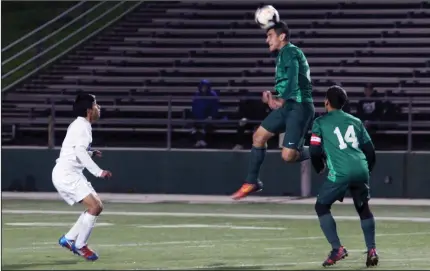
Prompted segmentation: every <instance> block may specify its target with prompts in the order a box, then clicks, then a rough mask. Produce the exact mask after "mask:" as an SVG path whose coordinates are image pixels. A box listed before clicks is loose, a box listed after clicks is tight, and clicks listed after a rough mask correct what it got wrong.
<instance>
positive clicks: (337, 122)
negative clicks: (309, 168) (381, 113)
mask: <svg viewBox="0 0 430 271" xmlns="http://www.w3.org/2000/svg"><path fill="white" fill-rule="evenodd" d="M369 141H371V139H370V137H369V134H368V133H367V131H366V128H364V125H363V123H362V122H361V120H359V119H358V118H356V117H354V116H352V115H350V114H348V113H345V112H344V111H342V110H334V111H330V112H328V113H327V114H326V115H324V116H321V117H319V118H317V119H315V121H314V124H313V127H312V136H311V145H321V146H322V147H323V150H324V153H325V155H326V157H327V168H328V170H329V172H328V179H329V180H330V181H332V182H342V181H345V180H350V179H351V178H353V179H363V180H366V179H367V178H368V177H369V169H368V165H367V160H366V156H365V155H364V153H363V151H362V150H361V149H360V144H365V143H367V142H369Z"/></svg>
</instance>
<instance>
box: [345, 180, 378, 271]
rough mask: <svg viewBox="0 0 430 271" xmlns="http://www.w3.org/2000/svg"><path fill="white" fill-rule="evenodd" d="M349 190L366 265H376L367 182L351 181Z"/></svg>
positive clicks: (373, 225)
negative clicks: (364, 247) (364, 250)
mask: <svg viewBox="0 0 430 271" xmlns="http://www.w3.org/2000/svg"><path fill="white" fill-rule="evenodd" d="M350 192H351V196H352V198H353V200H354V206H355V209H356V210H357V213H358V215H359V216H360V223H361V229H362V230H363V235H364V241H365V243H366V247H367V257H366V266H367V267H369V266H376V265H378V262H379V255H378V252H377V251H376V242H375V228H376V226H375V218H374V217H373V213H372V211H371V210H370V207H369V198H370V193H369V185H368V183H367V182H357V183H351V186H350Z"/></svg>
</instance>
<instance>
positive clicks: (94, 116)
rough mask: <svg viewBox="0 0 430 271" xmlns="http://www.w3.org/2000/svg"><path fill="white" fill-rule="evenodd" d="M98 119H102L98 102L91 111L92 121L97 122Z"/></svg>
mask: <svg viewBox="0 0 430 271" xmlns="http://www.w3.org/2000/svg"><path fill="white" fill-rule="evenodd" d="M98 119H100V106H99V105H98V104H97V102H94V103H93V108H92V109H91V120H92V121H97V120H98Z"/></svg>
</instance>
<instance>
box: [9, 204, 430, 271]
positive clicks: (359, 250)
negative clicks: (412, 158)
mask: <svg viewBox="0 0 430 271" xmlns="http://www.w3.org/2000/svg"><path fill="white" fill-rule="evenodd" d="M2 209H3V210H11V209H14V210H63V211H78V210H81V209H80V208H79V206H76V207H68V206H67V205H66V204H65V203H62V202H48V201H46V202H34V201H12V200H7V201H3V202H2ZM374 210H375V215H376V216H380V217H381V216H385V217H387V216H391V217H405V216H409V217H411V216H414V217H427V218H428V217H429V207H400V206H396V207H387V206H385V207H375V208H374ZM105 211H106V214H105V215H102V216H101V217H100V218H99V219H98V221H97V222H98V223H111V225H107V226H99V227H96V228H95V230H94V231H93V234H92V236H91V239H90V245H91V246H92V247H93V248H94V249H95V250H97V252H99V254H100V256H101V258H100V259H99V261H97V262H95V263H90V262H86V261H84V260H83V259H81V258H79V257H78V256H74V255H72V254H71V253H70V252H68V251H67V250H65V249H63V248H60V247H59V246H58V245H57V244H56V242H57V239H58V238H59V237H60V236H61V235H62V234H63V233H64V232H65V231H67V229H68V226H67V225H57V226H43V227H36V226H31V227H30V226H12V225H9V223H18V222H45V223H59V222H61V223H68V224H72V223H73V222H74V220H75V219H76V218H77V216H78V215H77V214H64V215H58V214H45V215H43V214H25V215H24V214H3V215H2V267H3V269H81V270H82V269H123V270H124V269H214V270H215V269H217V270H220V269H229V270H232V269H245V270H246V269H247V270H250V269H251V270H257V269H271V270H273V269H320V268H322V267H321V263H322V261H323V260H324V259H325V257H326V255H327V254H328V251H329V246H328V244H327V242H326V240H325V239H324V238H323V236H322V234H321V231H320V228H319V225H318V222H317V220H315V219H302V218H303V217H300V215H306V214H313V206H312V205H276V204H237V205H209V204H208V205H202V204H179V203H178V204H167V203H166V204H113V203H107V204H106V205H105ZM113 211H115V212H117V213H114V214H113V213H111V214H109V213H108V212H113ZM118 212H122V213H118ZM130 212H169V213H170V214H178V213H188V214H187V215H186V216H184V217H172V216H166V215H163V213H159V214H157V215H156V216H148V215H145V214H142V213H134V214H133V215H130ZM189 213H196V214H199V215H200V216H194V215H192V214H189ZM210 213H218V214H225V213H229V214H231V213H233V214H236V213H237V214H265V215H274V214H284V215H288V214H289V215H297V218H295V219H291V218H290V219H277V218H273V217H272V218H270V219H258V218H253V217H250V218H237V217H234V216H232V217H221V216H219V217H204V216H201V215H202V214H210ZM126 214H128V215H126ZM334 214H335V215H343V216H354V215H355V214H354V211H353V209H352V207H351V206H342V205H338V206H336V207H335V208H334ZM112 224H113V225H112ZM142 225H143V226H144V227H142ZM160 225H164V227H165V228H161V227H160ZM178 225H182V228H179V227H178ZM193 225H194V228H192V227H191V226H193ZM203 225H206V228H202V226H203ZM148 226H153V227H152V228H149V227H148ZM167 226H170V228H166V227H167ZM240 227H254V229H244V228H240ZM338 229H339V234H340V237H341V240H342V242H343V244H344V245H345V246H346V247H347V248H349V249H350V256H349V257H348V258H347V259H346V260H344V261H342V262H339V263H338V264H337V265H336V266H334V267H332V268H331V269H362V268H363V267H364V254H363V252H364V250H365V248H364V243H363V237H362V233H361V228H360V225H359V223H358V221H345V220H341V221H338ZM377 234H378V236H377V244H378V249H379V252H380V255H381V265H380V267H378V268H377V269H385V270H386V269H390V270H407V269H427V270H430V264H429V263H430V260H429V259H430V228H429V223H428V222H408V221H406V222H395V221H378V222H377Z"/></svg>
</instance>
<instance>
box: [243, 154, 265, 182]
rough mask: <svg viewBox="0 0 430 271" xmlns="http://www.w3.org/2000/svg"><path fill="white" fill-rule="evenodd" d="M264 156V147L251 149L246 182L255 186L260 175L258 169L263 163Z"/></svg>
mask: <svg viewBox="0 0 430 271" xmlns="http://www.w3.org/2000/svg"><path fill="white" fill-rule="evenodd" d="M265 155H266V148H265V147H254V146H252V148H251V157H250V159H249V165H248V175H247V176H246V182H248V183H252V184H255V183H257V180H258V175H259V174H260V167H261V164H262V163H263V161H264V156H265Z"/></svg>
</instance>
